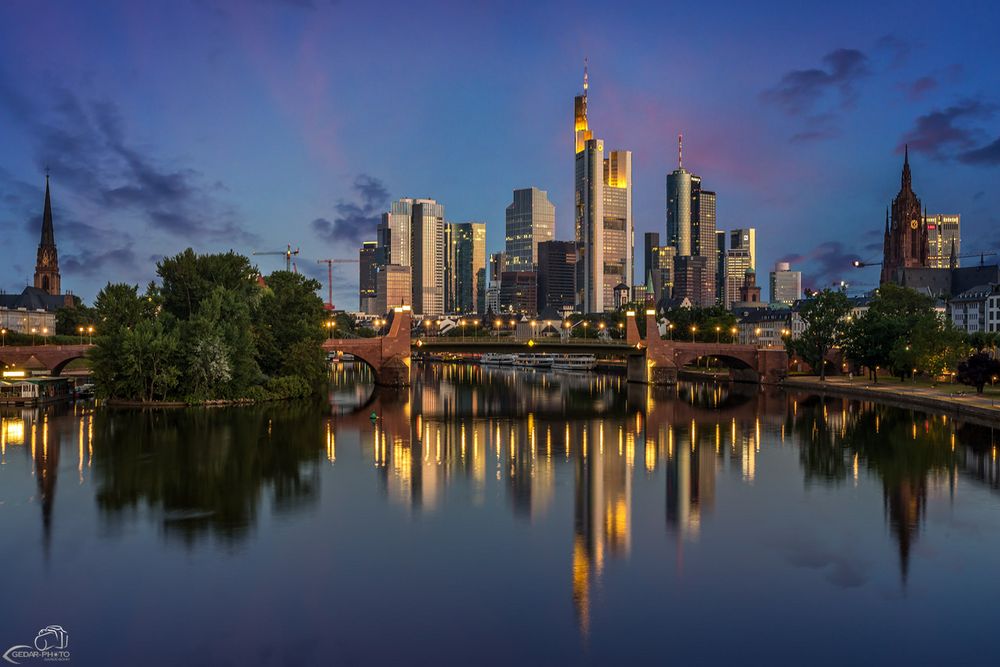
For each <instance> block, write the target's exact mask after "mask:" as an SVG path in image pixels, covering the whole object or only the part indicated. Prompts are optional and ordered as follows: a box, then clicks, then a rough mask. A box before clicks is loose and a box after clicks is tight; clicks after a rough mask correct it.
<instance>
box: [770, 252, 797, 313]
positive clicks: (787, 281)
mask: <svg viewBox="0 0 1000 667" xmlns="http://www.w3.org/2000/svg"><path fill="white" fill-rule="evenodd" d="M770 287H771V292H770V295H771V303H783V304H785V305H786V306H791V305H792V304H794V303H795V302H796V301H798V300H799V299H801V298H802V272H801V271H792V266H791V264H789V263H788V262H776V263H775V265H774V271H771V285H770Z"/></svg>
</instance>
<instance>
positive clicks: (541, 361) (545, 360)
mask: <svg viewBox="0 0 1000 667" xmlns="http://www.w3.org/2000/svg"><path fill="white" fill-rule="evenodd" d="M514 365H515V366H518V367H519V368H551V367H552V355H550V354H519V355H517V357H516V358H515V359H514Z"/></svg>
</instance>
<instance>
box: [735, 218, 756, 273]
mask: <svg viewBox="0 0 1000 667" xmlns="http://www.w3.org/2000/svg"><path fill="white" fill-rule="evenodd" d="M729 247H730V248H732V249H734V250H736V249H739V250H746V251H747V252H749V253H750V268H751V269H753V270H754V271H756V270H757V230H756V229H754V228H753V227H745V228H743V229H734V230H732V231H731V232H729Z"/></svg>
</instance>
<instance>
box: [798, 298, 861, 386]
mask: <svg viewBox="0 0 1000 667" xmlns="http://www.w3.org/2000/svg"><path fill="white" fill-rule="evenodd" d="M849 312H851V304H850V301H848V300H847V295H846V294H844V292H843V291H842V290H837V291H834V290H831V289H829V288H827V289H824V290H823V291H822V292H817V293H816V294H815V295H814V296H813V297H812V298H810V299H809V300H808V301H806V302H805V304H804V305H803V306H802V309H801V310H800V311H799V317H801V318H802V321H803V322H804V323H805V330H803V332H802V335H801V336H799V337H798V338H796V339H794V340H790V341H789V347H790V348H791V349H790V351H791V352H793V353H795V354H798V355H799V356H800V357H802V358H803V359H805V361H806V363H807V364H809V365H810V366H812V367H813V368H819V379H820V380H826V364H825V360H826V355H827V353H828V352H829V351H830V349H831V348H833V346H834V345H836V344H837V343H838V342H839V341H840V339H841V337H842V334H843V331H844V318H846V317H847V314H848V313H849Z"/></svg>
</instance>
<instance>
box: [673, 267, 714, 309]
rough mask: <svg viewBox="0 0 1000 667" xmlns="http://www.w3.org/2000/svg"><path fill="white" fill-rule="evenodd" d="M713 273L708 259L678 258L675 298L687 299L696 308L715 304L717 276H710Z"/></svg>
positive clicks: (675, 276) (675, 275)
mask: <svg viewBox="0 0 1000 667" xmlns="http://www.w3.org/2000/svg"><path fill="white" fill-rule="evenodd" d="M711 271H712V269H710V268H709V266H708V258H706V257H698V256H694V255H683V256H678V257H676V258H675V259H674V294H673V298H674V299H678V298H684V297H687V298H688V299H690V300H691V303H692V304H694V305H696V306H705V305H711V304H713V303H715V279H714V278H715V276H714V275H712V276H709V275H708V274H709V273H710V272H711Z"/></svg>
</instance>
